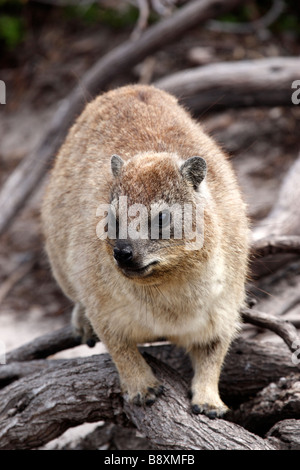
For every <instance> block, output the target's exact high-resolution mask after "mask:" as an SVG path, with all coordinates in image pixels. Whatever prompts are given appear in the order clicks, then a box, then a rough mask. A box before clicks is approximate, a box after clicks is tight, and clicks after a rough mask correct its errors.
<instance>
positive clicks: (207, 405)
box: [192, 394, 229, 419]
mask: <svg viewBox="0 0 300 470" xmlns="http://www.w3.org/2000/svg"><path fill="white" fill-rule="evenodd" d="M228 411H229V408H228V407H227V406H226V405H225V403H223V402H222V400H221V399H220V397H219V396H218V395H217V396H216V397H214V398H213V397H208V396H206V397H204V396H203V397H198V398H197V396H196V395H195V394H194V395H192V412H193V413H194V414H196V415H198V414H204V415H206V416H208V418H211V419H214V418H222V417H223V416H224V415H225V414H226V413H227V412H228Z"/></svg>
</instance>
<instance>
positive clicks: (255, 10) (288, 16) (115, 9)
mask: <svg viewBox="0 0 300 470" xmlns="http://www.w3.org/2000/svg"><path fill="white" fill-rule="evenodd" d="M177 3H179V4H180V3H184V2H177ZM281 3H282V4H283V8H282V12H281V14H280V15H279V16H278V18H277V19H276V20H275V21H274V22H273V23H272V24H271V25H270V26H269V27H268V29H269V30H270V31H271V32H272V33H273V34H278V35H280V34H289V35H293V36H294V37H295V39H296V38H298V37H299V36H300V2H298V1H295V0H284V1H282V2H281ZM273 4H274V0H259V1H258V0H257V1H255V0H254V1H252V2H249V3H247V4H246V5H243V6H241V7H240V8H238V9H236V10H235V12H234V13H230V14H227V15H224V16H223V17H221V18H219V19H218V20H219V21H222V22H224V23H228V22H230V23H239V24H243V23H249V22H253V21H256V20H258V19H259V18H261V17H263V16H264V15H266V14H267V12H268V11H270V9H271V8H272V5H273ZM57 14H59V15H60V18H61V19H63V20H64V21H66V22H67V23H68V25H69V27H70V28H72V27H73V28H74V27H85V26H87V25H90V26H91V25H104V26H109V27H110V28H114V29H116V30H120V29H123V30H124V29H125V30H130V29H132V28H133V26H134V25H135V24H136V21H137V19H138V16H139V10H138V8H137V6H135V5H134V2H130V1H128V2H127V1H122V2H120V1H119V2H114V1H112V2H108V1H98V2H92V1H90V2H75V1H69V2H68V1H67V0H65V1H63V0H62V1H58V0H56V1H55V0H52V1H51V0H48V1H47V0H44V1H42V0H40V1H37V0H35V1H30V0H0V48H1V52H2V54H3V53H5V52H8V53H9V52H12V51H13V50H14V49H15V48H16V47H17V46H18V45H20V43H22V41H23V40H24V39H25V38H26V37H27V36H28V35H29V34H32V31H34V30H35V29H36V28H38V27H40V26H41V25H42V24H43V23H45V22H47V21H48V20H49V18H53V17H55V15H57ZM158 19H159V15H157V14H156V13H155V12H151V15H150V17H149V23H153V22H155V21H157V20H158Z"/></svg>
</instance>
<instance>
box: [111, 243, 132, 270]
mask: <svg viewBox="0 0 300 470" xmlns="http://www.w3.org/2000/svg"><path fill="white" fill-rule="evenodd" d="M114 258H115V260H116V261H117V262H118V263H119V264H121V265H126V264H129V263H130V262H131V261H132V258H133V251H132V247H131V246H130V245H124V246H122V247H119V246H115V248H114Z"/></svg>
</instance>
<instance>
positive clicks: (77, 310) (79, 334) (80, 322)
mask: <svg viewBox="0 0 300 470" xmlns="http://www.w3.org/2000/svg"><path fill="white" fill-rule="evenodd" d="M72 325H73V329H74V335H75V337H76V338H78V341H79V342H80V343H82V344H87V345H88V346H89V347H90V348H93V347H94V346H95V344H96V342H97V341H98V338H97V335H96V334H95V332H94V330H93V328H92V325H91V324H90V322H89V320H88V318H87V317H86V316H85V311H84V307H83V306H82V305H81V304H79V303H77V304H75V306H74V308H73V312H72Z"/></svg>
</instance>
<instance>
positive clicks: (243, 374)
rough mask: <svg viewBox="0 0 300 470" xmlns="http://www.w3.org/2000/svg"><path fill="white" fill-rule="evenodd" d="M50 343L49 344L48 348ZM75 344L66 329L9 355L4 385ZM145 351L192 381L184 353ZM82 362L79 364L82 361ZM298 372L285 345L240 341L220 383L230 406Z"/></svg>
mask: <svg viewBox="0 0 300 470" xmlns="http://www.w3.org/2000/svg"><path fill="white" fill-rule="evenodd" d="M47 341H49V345H48V346H47ZM72 344H73V345H75V344H77V343H76V342H74V338H73V335H72V330H71V327H70V328H69V327H66V328H63V329H61V330H58V331H55V332H53V333H50V334H48V335H44V336H41V337H40V338H36V339H35V340H34V341H31V342H30V343H28V344H27V345H24V346H22V347H21V348H17V349H15V350H14V351H11V352H9V353H8V354H7V364H6V365H2V366H1V369H0V386H2V387H3V386H6V385H7V384H8V383H11V382H13V381H16V380H18V379H20V378H22V377H25V376H26V375H28V374H32V373H35V372H39V373H41V371H42V370H43V369H46V368H48V367H49V365H50V366H51V364H52V360H50V361H49V360H44V359H42V358H46V357H47V356H48V355H52V354H54V353H55V352H59V351H61V350H63V349H68V348H69V347H73V346H72ZM141 351H144V352H148V353H149V354H151V356H153V357H155V358H157V359H159V360H160V361H161V362H163V363H165V364H167V365H169V366H170V367H171V368H172V369H174V370H176V371H177V372H178V373H180V374H181V376H182V377H184V379H185V380H186V381H187V382H190V380H191V378H192V375H193V371H192V366H191V363H190V360H189V357H188V356H187V355H186V354H185V353H184V351H183V350H181V349H179V348H176V347H175V346H173V345H170V344H165V345H162V346H156V345H151V346H148V347H144V348H141ZM37 358H40V359H39V360H37ZM78 360H79V363H78V365H79V364H80V361H81V359H78ZM53 361H54V362H53V364H56V367H60V364H61V363H64V361H65V360H62V359H53ZM76 361H77V359H76V358H75V359H69V365H70V366H75V365H76V364H77V362H76ZM298 370H299V369H298V366H297V365H296V364H294V363H293V362H292V355H291V354H290V352H289V351H288V349H287V348H285V347H284V346H283V347H278V345H273V344H272V343H267V344H261V343H258V342H257V341H251V340H245V339H243V338H238V339H237V340H236V341H234V343H233V344H232V346H231V348H230V351H229V353H228V355H227V357H226V360H225V364H224V367H223V370H222V374H221V380H220V390H221V394H222V396H223V398H224V400H225V401H226V402H228V404H233V403H237V402H241V401H245V400H247V399H248V398H249V397H250V396H253V395H254V394H255V393H257V392H258V391H259V390H261V389H262V388H264V387H265V386H267V385H268V384H269V383H270V382H272V381H276V380H278V379H279V378H280V377H282V376H284V375H286V374H291V373H293V372H297V371H298ZM253 371H255V374H254V373H253Z"/></svg>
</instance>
